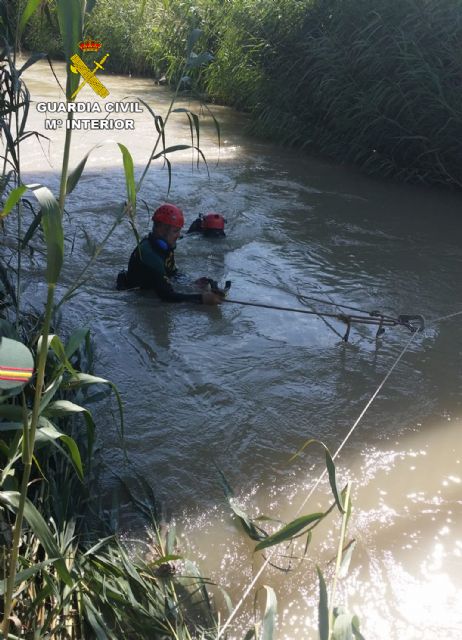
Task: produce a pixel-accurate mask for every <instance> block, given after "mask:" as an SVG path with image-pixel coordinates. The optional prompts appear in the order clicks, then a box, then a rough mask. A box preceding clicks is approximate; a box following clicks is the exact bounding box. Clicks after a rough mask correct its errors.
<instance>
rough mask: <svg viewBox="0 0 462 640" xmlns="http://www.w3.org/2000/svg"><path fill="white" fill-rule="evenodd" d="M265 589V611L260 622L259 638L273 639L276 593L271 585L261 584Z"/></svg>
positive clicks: (262, 639) (263, 639) (264, 639)
mask: <svg viewBox="0 0 462 640" xmlns="http://www.w3.org/2000/svg"><path fill="white" fill-rule="evenodd" d="M263 587H264V589H265V590H266V605H265V613H264V614H263V618H262V624H261V636H260V638H261V640H273V637H274V629H275V626H276V613H277V600H276V594H275V592H274V590H273V589H272V588H271V587H268V586H267V585H263Z"/></svg>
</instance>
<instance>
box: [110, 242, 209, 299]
mask: <svg viewBox="0 0 462 640" xmlns="http://www.w3.org/2000/svg"><path fill="white" fill-rule="evenodd" d="M162 244H165V243H164V242H163V241H160V242H159V240H157V239H156V238H154V236H153V234H152V233H150V234H149V235H148V236H147V237H146V238H143V239H142V240H141V242H140V244H139V246H138V247H136V248H135V249H134V251H133V253H132V255H131V256H130V260H129V263H128V271H127V273H126V278H125V279H124V284H125V286H120V288H128V289H131V288H132V287H140V288H141V289H154V291H155V292H156V293H157V295H158V296H159V298H161V299H162V300H165V301H167V302H196V303H199V304H201V303H202V295H201V294H200V293H178V292H177V291H175V290H174V288H173V286H172V283H171V282H170V278H171V277H172V276H174V275H175V274H176V273H177V268H176V265H175V256H174V253H173V249H171V248H168V249H164V248H163V247H162V246H161V245H162ZM119 280H120V274H119V278H118V288H119Z"/></svg>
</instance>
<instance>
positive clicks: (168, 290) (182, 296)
mask: <svg viewBox="0 0 462 640" xmlns="http://www.w3.org/2000/svg"><path fill="white" fill-rule="evenodd" d="M153 288H154V289H155V292H156V293H157V295H158V296H159V298H160V299H161V300H164V302H195V303H196V304H202V294H201V293H179V292H178V291H175V289H174V288H173V287H172V283H171V282H170V280H169V279H168V278H167V276H162V277H158V276H157V274H156V276H155V277H154V281H153Z"/></svg>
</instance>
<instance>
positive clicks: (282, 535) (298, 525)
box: [255, 513, 325, 551]
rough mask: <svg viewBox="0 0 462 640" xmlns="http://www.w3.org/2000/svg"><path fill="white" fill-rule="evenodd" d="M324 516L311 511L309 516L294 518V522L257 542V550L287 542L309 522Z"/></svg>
mask: <svg viewBox="0 0 462 640" xmlns="http://www.w3.org/2000/svg"><path fill="white" fill-rule="evenodd" d="M324 516H325V514H324V513H310V514H309V515H307V516H300V518H296V519H295V520H292V522H289V524H286V526H285V527H282V529H279V531H276V533H273V534H272V535H270V536H268V537H267V538H265V539H264V540H263V541H262V542H260V543H259V544H257V546H256V547H255V551H261V550H262V549H266V548H267V547H272V546H273V545H275V544H279V543H281V542H285V541H286V540H291V539H292V538H294V537H296V536H297V534H299V533H300V531H302V530H303V529H304V528H305V527H307V526H308V525H309V524H312V523H313V522H316V521H318V520H321V519H322V518H323V517H324Z"/></svg>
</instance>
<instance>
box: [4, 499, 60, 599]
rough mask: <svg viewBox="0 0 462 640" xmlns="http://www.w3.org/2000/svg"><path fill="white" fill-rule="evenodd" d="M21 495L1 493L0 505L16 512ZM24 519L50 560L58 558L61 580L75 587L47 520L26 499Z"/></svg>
mask: <svg viewBox="0 0 462 640" xmlns="http://www.w3.org/2000/svg"><path fill="white" fill-rule="evenodd" d="M19 498H20V494H19V493H17V492H15V491H0V503H2V504H3V505H5V506H7V507H9V508H11V509H12V510H13V511H16V510H17V509H18V507H19ZM24 517H25V518H26V520H27V522H28V523H29V525H30V527H31V529H32V530H33V532H34V533H35V535H36V536H37V538H38V539H39V540H40V542H41V543H42V545H43V548H44V550H45V552H46V554H47V555H48V557H49V558H56V559H55V560H54V561H53V564H54V566H55V567H56V571H57V572H58V573H59V576H60V578H61V580H62V581H63V582H64V583H65V584H66V585H67V586H68V587H71V586H72V585H73V579H72V577H71V574H70V573H69V571H68V569H67V567H66V563H65V560H64V558H63V556H62V554H61V552H60V551H59V548H58V546H57V544H56V541H55V539H54V537H53V534H52V533H51V531H50V529H49V527H48V525H47V524H46V522H45V520H44V519H43V517H42V516H41V514H40V513H39V511H38V510H37V509H36V507H35V506H34V505H33V504H32V502H31V501H30V500H29V499H28V498H26V501H25V505H24Z"/></svg>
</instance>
